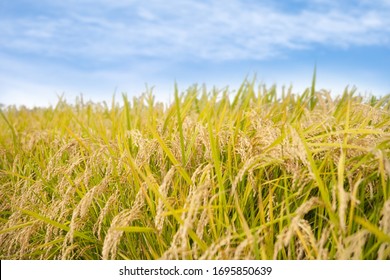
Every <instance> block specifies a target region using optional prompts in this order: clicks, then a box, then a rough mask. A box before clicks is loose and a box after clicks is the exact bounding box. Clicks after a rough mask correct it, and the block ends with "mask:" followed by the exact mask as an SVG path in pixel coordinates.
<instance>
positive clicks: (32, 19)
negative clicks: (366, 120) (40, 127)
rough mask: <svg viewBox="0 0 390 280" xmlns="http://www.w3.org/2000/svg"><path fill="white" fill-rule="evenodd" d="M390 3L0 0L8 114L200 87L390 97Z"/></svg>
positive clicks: (1, 80) (1, 81)
mask: <svg viewBox="0 0 390 280" xmlns="http://www.w3.org/2000/svg"><path fill="white" fill-rule="evenodd" d="M389 15H390V0H371V1H370V0H333V1H332V0H328V1H325V0H311V1H308V0H284V1H283V0H280V1H270V0H259V1H255V0H231V1H222V0H219V1H216V0H206V1H195V0H181V1H177V0H173V1H157V0H149V1H138V0H122V1H116V0H94V1H92V0H78V1H76V0H63V1H56V0H50V1H49V0H36V1H32V0H30V1H28V0H13V1H6V0H0V62H1V63H0V103H2V104H7V105H10V104H16V105H22V104H24V105H27V106H46V105H50V104H51V105H55V104H56V102H57V100H58V95H61V94H64V96H65V97H66V99H67V100H68V101H74V99H75V97H76V96H78V95H80V93H82V94H83V96H84V99H91V100H93V101H102V100H111V98H112V96H113V94H114V93H115V92H116V96H117V98H120V94H121V93H122V92H126V93H127V94H128V95H130V96H133V95H137V96H138V95H140V94H141V93H142V92H143V91H145V89H146V85H148V86H149V88H151V87H154V94H155V95H156V97H157V98H158V99H159V100H163V101H164V100H166V101H168V100H169V99H172V93H173V86H174V83H175V81H176V82H177V83H178V86H179V88H180V90H185V89H186V88H187V87H188V86H189V85H192V84H194V83H198V84H203V83H206V85H207V86H208V87H210V88H211V87H212V86H217V87H220V88H222V87H224V86H227V85H228V86H229V87H230V88H231V89H232V90H234V89H236V88H237V87H238V85H239V84H240V83H241V82H242V81H243V79H244V78H245V77H246V76H249V77H253V75H255V74H256V77H257V80H258V82H259V83H265V84H266V85H269V86H271V85H273V84H275V83H276V84H277V85H278V86H283V85H286V86H290V85H293V89H294V90H295V91H297V92H299V91H301V90H303V89H304V88H306V87H307V86H309V85H310V82H311V77H312V73H313V68H314V65H315V64H316V65H317V78H318V80H317V83H318V86H319V87H320V88H324V89H327V90H331V91H332V93H333V94H339V93H340V92H341V91H342V90H343V89H344V88H345V87H346V86H356V87H357V88H358V91H359V92H361V93H372V94H375V95H384V94H388V93H390V66H389V65H390V17H389Z"/></svg>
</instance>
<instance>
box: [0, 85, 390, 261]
mask: <svg viewBox="0 0 390 280" xmlns="http://www.w3.org/2000/svg"><path fill="white" fill-rule="evenodd" d="M122 101H123V105H122V106H119V105H118V104H117V102H116V101H115V100H114V99H113V101H112V104H106V103H98V104H96V103H92V102H84V101H83V100H82V98H79V99H78V100H77V101H76V103H75V104H69V103H67V102H65V101H64V100H59V102H58V104H57V105H56V106H55V107H50V108H36V109H27V108H23V107H21V108H16V107H7V108H3V110H2V111H1V117H0V258H1V259H390V181H389V177H390V161H389V158H390V113H389V112H390V96H385V97H381V98H376V97H362V96H358V95H356V94H354V90H351V91H349V90H346V91H345V92H344V94H342V95H340V96H338V97H337V98H332V97H331V96H330V94H329V93H328V92H326V91H316V90H315V83H314V82H313V85H312V87H311V88H309V89H307V90H306V91H305V92H303V93H301V94H299V95H296V94H293V93H292V91H291V89H284V90H283V92H280V93H277V92H276V87H271V88H266V87H256V86H255V85H254V83H253V82H250V81H246V82H244V83H243V84H242V86H241V87H240V88H239V90H238V91H237V92H236V93H235V94H234V96H231V94H230V93H229V90H228V89H225V90H217V89H213V90H207V89H206V88H205V87H197V86H194V87H191V88H189V89H188V90H187V91H186V92H184V93H182V94H179V92H178V89H176V90H175V93H174V102H172V104H168V105H167V104H162V103H159V102H156V101H155V99H154V97H153V95H152V93H147V94H144V95H142V96H140V97H137V98H133V99H131V100H129V99H128V97H127V96H126V95H123V100H122Z"/></svg>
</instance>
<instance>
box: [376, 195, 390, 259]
mask: <svg viewBox="0 0 390 280" xmlns="http://www.w3.org/2000/svg"><path fill="white" fill-rule="evenodd" d="M381 215H382V218H381V220H380V222H379V228H380V229H381V230H382V232H383V233H385V234H387V235H388V236H390V199H388V200H387V201H386V202H385V204H384V206H383V209H382V212H381ZM386 259H387V260H388V259H390V243H388V242H384V243H383V244H381V246H380V247H379V251H378V260H386Z"/></svg>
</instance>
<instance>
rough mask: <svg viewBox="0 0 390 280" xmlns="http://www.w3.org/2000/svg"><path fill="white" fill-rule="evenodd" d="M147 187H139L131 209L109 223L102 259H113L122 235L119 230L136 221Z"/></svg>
mask: <svg viewBox="0 0 390 280" xmlns="http://www.w3.org/2000/svg"><path fill="white" fill-rule="evenodd" d="M147 188H148V186H147V184H146V183H144V184H142V185H141V188H140V189H139V191H138V193H137V196H136V197H135V200H134V203H133V205H132V208H131V209H125V210H123V211H122V212H120V213H119V214H118V215H117V216H116V217H115V218H114V219H113V220H112V222H111V225H110V228H109V229H108V232H107V235H106V237H105V238H104V242H103V250H102V259H103V260H108V259H112V260H113V259H115V258H116V254H117V249H118V243H119V242H120V239H121V237H122V235H123V233H124V231H123V230H122V229H121V228H123V227H126V226H128V225H129V224H130V223H131V222H133V221H135V220H137V219H138V218H139V217H140V215H141V213H142V211H141V210H142V208H143V207H144V205H145V195H144V192H145V191H146V190H147Z"/></svg>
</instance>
